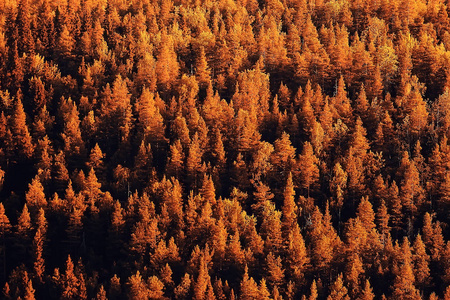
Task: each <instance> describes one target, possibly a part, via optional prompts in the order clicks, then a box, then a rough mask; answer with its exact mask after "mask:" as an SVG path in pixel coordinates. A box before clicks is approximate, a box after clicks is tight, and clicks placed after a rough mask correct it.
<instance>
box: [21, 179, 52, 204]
mask: <svg viewBox="0 0 450 300" xmlns="http://www.w3.org/2000/svg"><path fill="white" fill-rule="evenodd" d="M25 199H26V203H27V206H28V207H30V209H31V211H32V213H37V211H38V210H39V208H41V207H42V208H45V207H46V206H47V198H46V197H45V194H44V187H43V186H42V184H41V182H40V179H39V176H38V175H36V176H35V177H34V178H33V180H32V181H31V183H30V184H28V192H27V193H26V195H25Z"/></svg>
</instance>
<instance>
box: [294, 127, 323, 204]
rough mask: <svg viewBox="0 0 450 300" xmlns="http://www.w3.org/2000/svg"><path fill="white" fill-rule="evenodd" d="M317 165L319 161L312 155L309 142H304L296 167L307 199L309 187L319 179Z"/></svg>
mask: <svg viewBox="0 0 450 300" xmlns="http://www.w3.org/2000/svg"><path fill="white" fill-rule="evenodd" d="M319 126H320V125H319ZM318 163H319V160H318V158H317V157H316V156H315V155H314V152H313V147H312V145H311V144H310V143H309V142H306V143H305V144H304V145H303V150H302V154H301V155H300V156H299V158H298V165H299V168H300V170H299V172H300V176H299V177H300V179H301V182H302V186H303V188H305V189H306V190H307V191H308V194H307V195H308V197H309V190H310V187H311V185H313V184H315V183H316V182H317V180H318V179H319V168H318V166H317V165H318Z"/></svg>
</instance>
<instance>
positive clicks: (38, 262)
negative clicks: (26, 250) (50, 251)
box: [33, 228, 45, 282]
mask: <svg viewBox="0 0 450 300" xmlns="http://www.w3.org/2000/svg"><path fill="white" fill-rule="evenodd" d="M44 238H45V236H44V235H43V233H42V232H41V229H40V228H38V230H37V231H36V234H35V236H34V239H33V253H34V255H35V258H34V263H33V267H34V272H35V274H36V278H37V280H38V281H39V282H42V281H43V277H44V273H45V260H44V257H43V252H44V249H43V247H44Z"/></svg>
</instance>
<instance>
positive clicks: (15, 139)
mask: <svg viewBox="0 0 450 300" xmlns="http://www.w3.org/2000/svg"><path fill="white" fill-rule="evenodd" d="M26 119H27V117H26V114H25V111H24V109H23V104H22V100H21V99H20V98H17V99H16V103H15V106H14V111H13V115H12V117H11V118H10V120H11V125H10V130H11V132H10V134H11V135H12V145H11V147H13V148H12V151H14V152H16V151H17V154H18V155H19V157H24V158H30V157H31V156H32V155H33V151H34V145H33V143H32V139H31V135H30V131H29V130H28V126H27V121H26Z"/></svg>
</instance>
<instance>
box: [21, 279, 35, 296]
mask: <svg viewBox="0 0 450 300" xmlns="http://www.w3.org/2000/svg"><path fill="white" fill-rule="evenodd" d="M35 292H36V291H35V289H34V288H33V283H32V282H31V279H29V280H28V282H27V286H26V289H25V296H24V298H23V299H24V300H35V299H36V298H35V296H34V293H35Z"/></svg>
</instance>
